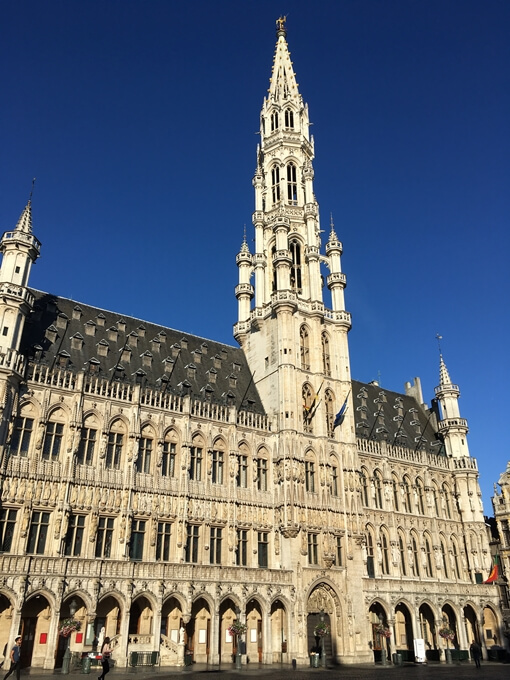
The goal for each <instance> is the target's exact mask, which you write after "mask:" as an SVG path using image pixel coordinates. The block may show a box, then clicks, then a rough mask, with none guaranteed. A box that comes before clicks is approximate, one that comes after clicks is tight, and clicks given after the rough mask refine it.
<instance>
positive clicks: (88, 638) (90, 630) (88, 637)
mask: <svg viewBox="0 0 510 680" xmlns="http://www.w3.org/2000/svg"><path fill="white" fill-rule="evenodd" d="M94 637H95V635H94V624H93V623H87V632H86V634H85V644H86V645H91V644H92V643H93V642H94Z"/></svg>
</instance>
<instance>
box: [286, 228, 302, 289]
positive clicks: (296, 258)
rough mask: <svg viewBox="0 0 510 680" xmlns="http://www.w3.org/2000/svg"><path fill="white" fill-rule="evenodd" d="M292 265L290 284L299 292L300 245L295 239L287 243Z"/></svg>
mask: <svg viewBox="0 0 510 680" xmlns="http://www.w3.org/2000/svg"><path fill="white" fill-rule="evenodd" d="M289 247H290V256H291V258H292V265H291V268H290V286H291V288H292V289H293V290H295V291H297V292H298V293H300V292H301V246H300V244H299V241H298V240H297V239H292V240H291V241H290V243H289Z"/></svg>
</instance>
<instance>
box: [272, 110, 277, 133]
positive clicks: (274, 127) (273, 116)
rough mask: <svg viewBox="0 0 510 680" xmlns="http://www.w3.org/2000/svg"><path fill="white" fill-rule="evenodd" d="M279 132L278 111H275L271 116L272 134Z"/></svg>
mask: <svg viewBox="0 0 510 680" xmlns="http://www.w3.org/2000/svg"><path fill="white" fill-rule="evenodd" d="M275 130H278V111H273V113H272V114H271V132H274V131H275Z"/></svg>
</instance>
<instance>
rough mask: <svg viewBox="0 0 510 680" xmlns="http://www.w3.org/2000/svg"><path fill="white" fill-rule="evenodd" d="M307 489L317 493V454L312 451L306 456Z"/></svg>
mask: <svg viewBox="0 0 510 680" xmlns="http://www.w3.org/2000/svg"><path fill="white" fill-rule="evenodd" d="M305 489H306V491H308V492H309V493H315V456H314V455H313V453H312V452H311V451H308V453H307V454H306V457H305Z"/></svg>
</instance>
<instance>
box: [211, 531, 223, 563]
mask: <svg viewBox="0 0 510 680" xmlns="http://www.w3.org/2000/svg"><path fill="white" fill-rule="evenodd" d="M221 532H222V530H221V528H220V527H211V534H210V543H209V559H210V563H211V564H221Z"/></svg>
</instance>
